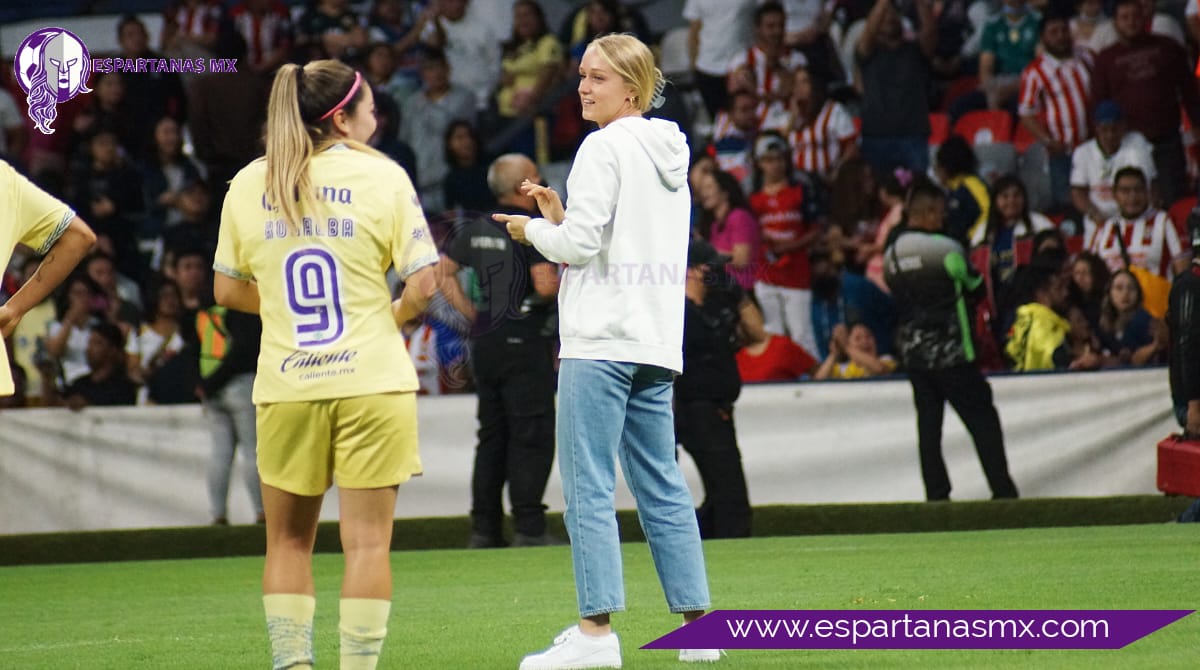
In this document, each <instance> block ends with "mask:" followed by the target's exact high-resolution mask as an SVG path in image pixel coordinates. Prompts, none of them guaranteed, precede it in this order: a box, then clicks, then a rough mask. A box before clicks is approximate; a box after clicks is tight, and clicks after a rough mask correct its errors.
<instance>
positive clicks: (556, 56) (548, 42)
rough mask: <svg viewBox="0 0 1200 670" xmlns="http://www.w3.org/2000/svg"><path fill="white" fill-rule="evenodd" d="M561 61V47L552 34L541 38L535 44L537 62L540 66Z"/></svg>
mask: <svg viewBox="0 0 1200 670" xmlns="http://www.w3.org/2000/svg"><path fill="white" fill-rule="evenodd" d="M562 59H563V47H562V44H560V43H559V41H558V38H557V37H555V36H554V35H552V34H546V35H543V36H542V39H540V40H538V43H537V61H538V63H540V64H542V65H548V64H551V63H553V64H559V63H562Z"/></svg>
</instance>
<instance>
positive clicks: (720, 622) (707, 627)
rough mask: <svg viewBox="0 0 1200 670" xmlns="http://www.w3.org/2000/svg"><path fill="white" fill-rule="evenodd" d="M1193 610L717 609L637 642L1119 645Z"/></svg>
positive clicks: (685, 645)
mask: <svg viewBox="0 0 1200 670" xmlns="http://www.w3.org/2000/svg"><path fill="white" fill-rule="evenodd" d="M1194 611H1195V610H715V611H713V612H709V613H708V614H707V615H705V616H704V617H702V618H701V619H699V620H697V621H695V622H693V623H691V624H688V625H687V626H684V627H683V628H679V629H677V630H675V631H673V632H671V633H668V634H667V635H664V636H662V637H660V638H659V639H657V640H655V641H653V642H651V643H650V644H647V645H646V646H644V647H642V648H643V649H1120V648H1121V647H1124V646H1125V645H1127V644H1129V643H1131V642H1136V641H1137V640H1140V639H1142V638H1143V637H1146V636H1147V635H1149V634H1150V633H1153V632H1154V631H1156V630H1158V629H1160V628H1164V627H1166V626H1168V625H1170V624H1172V623H1174V622H1176V621H1178V620H1180V619H1182V618H1183V617H1185V616H1187V615H1189V614H1191V613H1192V612H1194Z"/></svg>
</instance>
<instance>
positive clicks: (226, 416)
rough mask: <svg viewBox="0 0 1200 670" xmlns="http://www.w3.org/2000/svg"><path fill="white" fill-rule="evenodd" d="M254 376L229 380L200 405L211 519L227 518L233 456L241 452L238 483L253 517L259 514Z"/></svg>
mask: <svg viewBox="0 0 1200 670" xmlns="http://www.w3.org/2000/svg"><path fill="white" fill-rule="evenodd" d="M253 394H254V373H253V372H247V373H243V374H240V375H235V376H234V377H232V378H230V380H229V382H227V383H226V384H225V386H223V387H221V390H220V391H217V392H216V393H215V394H214V395H213V397H211V398H209V399H207V400H205V401H204V413H205V416H206V418H207V419H208V422H209V424H208V425H209V430H210V431H211V432H212V445H213V451H212V458H211V459H210V460H209V462H208V502H209V510H210V512H211V513H212V517H213V518H214V519H224V518H227V516H228V512H227V511H226V507H227V504H228V501H229V479H230V476H231V475H232V474H233V462H234V456H235V455H236V451H237V449H238V448H240V449H241V451H242V479H243V481H244V482H245V484H246V492H247V493H249V494H250V505H251V506H252V507H253V508H254V513H255V514H262V511H263V504H262V488H261V487H260V485H259V481H258V431H257V428H256V424H255V409H254V400H253Z"/></svg>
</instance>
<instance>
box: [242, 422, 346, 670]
mask: <svg viewBox="0 0 1200 670" xmlns="http://www.w3.org/2000/svg"><path fill="white" fill-rule="evenodd" d="M257 423H258V425H257V436H258V438H259V444H258V469H259V473H260V474H261V478H262V498H263V510H264V512H265V514H266V523H267V556H266V562H265V565H264V568H263V608H264V610H265V612H266V617H267V633H268V635H269V636H270V638H271V651H272V656H273V658H274V667H275V668H276V669H277V670H278V669H282V668H301V669H305V668H311V667H312V664H313V663H314V655H313V643H312V638H313V633H312V626H313V624H312V621H313V611H314V610H315V609H316V598H315V597H314V590H313V576H312V552H313V544H314V542H315V541H316V535H317V521H318V519H319V517H320V513H321V500H322V498H323V497H324V493H325V490H326V489H327V488H328V487H329V477H330V472H329V460H330V459H329V435H330V428H329V414H328V408H327V404H326V403H303V402H297V403H275V404H270V405H263V406H261V407H259V408H258V422H257Z"/></svg>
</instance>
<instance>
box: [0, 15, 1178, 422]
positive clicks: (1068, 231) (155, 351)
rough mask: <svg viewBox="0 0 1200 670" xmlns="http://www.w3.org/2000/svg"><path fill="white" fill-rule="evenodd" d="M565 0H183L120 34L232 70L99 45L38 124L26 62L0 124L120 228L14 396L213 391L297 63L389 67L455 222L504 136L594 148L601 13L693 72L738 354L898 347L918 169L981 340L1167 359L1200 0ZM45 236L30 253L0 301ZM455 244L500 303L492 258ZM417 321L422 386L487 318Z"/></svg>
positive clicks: (567, 151) (165, 395)
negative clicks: (146, 65) (229, 288)
mask: <svg viewBox="0 0 1200 670" xmlns="http://www.w3.org/2000/svg"><path fill="white" fill-rule="evenodd" d="M551 1H552V0H542V2H541V3H539V2H538V1H537V0H515V1H512V2H508V1H506V2H499V1H495V2H492V1H488V2H484V1H483V0H428V1H422V0H374V1H373V2H369V3H351V2H348V1H347V0H313V1H312V2H310V3H308V4H307V5H294V6H288V5H285V4H282V3H280V2H277V1H275V0H245V1H244V2H236V3H229V4H225V3H222V2H220V0H185V1H183V2H178V3H174V4H172V5H171V6H170V7H169V8H168V9H166V10H165V12H164V16H163V30H162V32H161V34H160V35H155V36H152V35H150V34H149V32H148V31H147V28H146V26H145V24H143V22H142V21H141V20H139V19H138V18H137V16H136V15H132V14H130V15H125V16H122V17H120V18H119V19H117V20H115V21H114V25H113V30H114V31H115V32H116V34H117V35H118V42H119V45H120V53H117V54H105V55H112V56H114V57H120V58H158V57H169V58H196V57H203V58H210V57H211V58H233V59H237V62H238V63H239V67H238V72H237V73H211V74H203V75H198V74H194V73H120V72H107V73H94V74H92V76H91V79H90V81H89V86H90V88H91V89H92V93H89V94H87V95H81V96H78V97H76V98H74V99H72V100H71V101H69V102H67V103H64V104H60V105H59V107H58V117H57V120H56V121H55V122H54V129H55V132H54V133H53V134H43V133H41V132H37V131H36V130H34V129H33V125H32V122H31V121H30V120H29V119H28V116H27V114H26V113H25V110H26V102H25V94H24V92H23V91H22V90H21V89H20V88H19V86H18V85H17V82H16V80H15V79H14V78H13V77H12V72H13V70H12V67H11V66H8V65H6V67H5V68H4V72H5V73H6V74H5V75H4V76H5V77H6V78H5V79H4V81H3V85H4V86H3V89H4V90H0V125H3V133H0V154H2V155H3V156H4V158H5V159H6V160H8V161H9V162H10V163H12V164H13V165H14V166H16V167H17V168H18V169H20V170H22V171H23V172H25V173H26V174H27V175H29V176H30V177H31V179H33V180H34V181H35V182H36V183H37V184H38V185H40V186H42V187H43V188H44V189H46V190H48V191H49V192H51V193H54V194H55V195H57V196H59V197H60V198H62V199H63V200H64V201H66V202H67V203H69V204H70V205H71V206H72V207H74V208H75V209H76V210H77V211H78V213H79V214H80V216H81V217H83V218H84V219H85V220H86V221H87V222H88V223H89V224H90V225H91V226H92V227H93V228H94V229H95V231H96V233H97V235H98V242H97V246H96V250H95V252H94V253H93V254H92V255H91V256H90V257H89V258H88V259H87V260H86V261H85V262H84V263H83V264H81V267H80V270H79V272H78V273H77V275H76V276H74V277H73V278H72V279H70V280H69V281H67V282H65V283H64V284H63V286H62V289H61V291H60V292H59V295H58V297H57V299H56V300H53V301H48V302H47V303H46V304H43V305H42V306H40V307H38V308H37V309H36V310H35V311H34V312H32V313H30V314H29V315H28V316H27V317H26V318H25V319H24V320H23V321H22V323H21V324H20V328H19V330H18V331H17V332H16V333H15V334H14V336H13V337H12V338H10V341H8V342H7V343H6V344H7V346H9V347H11V349H12V353H13V354H14V355H13V356H12V357H11V360H12V365H13V372H14V377H15V378H16V379H17V380H18V388H19V393H18V395H17V396H15V397H14V398H13V399H10V400H7V401H6V402H7V403H9V404H11V405H15V406H41V405H53V404H66V405H70V406H72V407H78V406H82V405H87V404H96V405H108V404H133V403H157V404H170V403H180V402H196V401H198V400H199V399H200V398H201V397H203V396H204V395H205V394H206V393H205V385H206V380H207V379H208V377H209V376H210V375H207V374H202V373H201V368H202V366H203V365H204V364H205V363H207V364H210V365H215V364H216V363H214V361H216V362H217V363H219V362H220V361H221V359H223V357H224V356H225V355H226V352H224V351H223V349H224V348H225V341H224V337H225V336H226V335H228V334H227V333H224V332H222V331H223V328H222V327H220V325H219V324H217V325H215V326H214V322H213V321H212V319H211V317H210V315H209V310H210V308H211V307H212V305H213V301H212V297H211V286H212V277H211V267H212V257H213V253H214V250H215V246H216V237H217V228H218V221H219V218H220V204H221V202H222V199H223V197H224V192H225V189H226V183H227V181H228V180H229V179H230V178H231V177H232V176H233V175H234V174H235V173H236V172H237V170H239V169H240V168H241V167H242V166H243V165H245V164H246V163H248V162H249V161H251V160H253V159H254V158H255V157H257V156H259V155H261V147H262V143H261V128H262V123H263V120H264V117H265V92H266V91H267V90H268V87H269V85H270V76H271V75H272V73H273V72H274V70H275V69H276V68H278V67H279V66H280V65H281V64H283V63H287V62H299V63H303V62H307V61H308V60H311V59H315V58H338V59H342V60H344V61H346V62H348V63H350V64H352V65H353V66H354V67H356V68H358V69H359V70H360V71H361V72H362V73H363V74H364V77H365V79H366V81H368V82H370V84H371V86H372V87H373V88H374V91H375V101H376V107H377V115H378V118H379V129H378V131H377V132H376V134H375V136H374V137H373V138H372V140H371V144H372V145H373V146H375V147H376V148H378V149H379V150H380V151H382V152H384V153H385V154H387V155H389V156H391V157H392V158H394V159H395V160H396V161H397V162H398V163H399V164H400V165H402V166H403V167H404V168H405V169H406V170H407V171H408V173H409V174H410V175H411V177H412V181H413V183H414V184H415V185H416V186H417V188H418V192H419V194H420V198H421V202H422V205H423V206H424V207H425V209H426V213H427V215H428V216H429V219H430V222H431V224H432V225H433V227H434V231H435V235H436V236H438V237H439V242H440V243H442V244H443V245H448V244H450V243H451V242H452V240H453V237H454V234H455V231H456V230H457V229H458V228H459V227H461V225H462V224H463V223H464V222H475V221H477V220H478V219H479V218H480V217H481V216H482V214H483V213H487V212H490V211H492V210H493V209H494V208H495V207H496V195H495V193H494V192H493V191H494V188H493V186H494V185H491V184H489V178H488V176H489V171H488V167H489V165H490V164H491V163H492V160H493V159H494V158H495V157H496V156H498V155H500V154H506V153H513V152H515V153H523V154H525V155H527V156H529V157H531V158H533V159H534V160H535V161H536V162H537V164H538V165H539V166H542V167H543V168H546V167H547V166H553V165H554V164H555V163H558V162H560V161H564V160H569V159H570V157H571V156H572V155H573V154H574V151H575V149H576V148H577V147H578V145H579V143H580V141H581V140H582V138H583V136H584V135H586V133H587V132H589V131H590V130H591V129H590V128H589V127H587V126H586V125H585V124H584V122H583V121H581V119H580V112H579V105H580V102H579V99H578V96H576V95H575V94H574V83H573V82H574V81H575V78H576V70H577V69H578V64H579V60H580V58H581V56H582V54H583V49H584V47H585V46H586V45H587V43H588V42H589V41H590V40H591V39H592V38H593V37H595V36H598V35H601V34H604V33H608V32H631V33H634V34H635V35H637V36H638V37H640V38H641V39H643V40H645V41H647V42H648V43H654V44H656V45H657V49H658V54H659V56H660V60H661V65H662V69H663V70H664V71H665V72H666V73H667V75H668V77H669V79H670V80H671V83H670V84H669V85H668V86H667V88H666V90H665V91H664V96H663V97H664V99H663V100H661V101H659V102H660V106H658V107H657V108H656V109H655V110H653V111H652V115H657V116H662V117H666V118H669V119H671V120H674V121H676V122H678V123H679V124H680V127H681V128H683V129H684V130H685V132H687V134H688V135H689V137H690V141H691V147H692V150H693V153H694V158H693V161H692V168H691V172H690V174H689V181H690V185H691V190H692V197H693V205H694V206H693V210H694V217H693V218H694V231H695V235H696V236H698V237H703V238H704V239H706V240H707V241H709V242H710V243H711V245H712V246H713V247H714V248H715V250H716V251H717V252H718V253H719V254H721V255H722V256H721V259H720V261H721V262H722V263H724V267H713V268H711V269H712V270H713V271H714V272H716V273H720V272H724V273H725V274H727V275H728V276H729V277H730V278H731V279H732V280H733V282H734V283H736V284H737V285H738V286H739V287H740V288H741V289H742V290H743V291H745V293H746V294H747V295H749V296H753V303H752V304H751V305H750V307H749V308H748V309H750V310H753V311H756V312H757V313H758V316H757V318H760V319H761V320H762V326H763V327H762V328H739V329H737V331H736V335H735V337H734V338H732V339H733V341H732V342H730V343H728V346H729V347H731V348H732V349H734V350H736V357H737V367H738V370H739V372H740V375H741V378H742V381H746V382H755V381H784V380H793V379H798V378H806V377H807V378H815V379H845V378H859V377H866V376H872V375H881V374H891V373H893V372H895V371H897V369H902V367H900V368H898V364H900V365H901V366H902V361H897V360H896V358H894V357H893V352H894V342H893V337H894V329H895V326H896V323H895V316H894V312H893V307H892V298H891V296H890V295H889V292H888V286H887V284H886V283H885V282H884V279H883V277H884V267H885V264H886V262H887V259H886V254H885V251H886V250H887V248H888V242H889V239H890V238H891V237H893V236H894V234H895V231H897V230H899V229H902V228H903V227H904V226H905V217H906V213H905V204H906V197H907V193H908V190H909V187H910V186H911V185H912V184H913V183H914V180H917V179H923V178H924V177H925V175H928V176H930V177H932V178H934V179H936V181H937V183H938V184H940V185H941V187H942V188H943V189H944V191H945V192H946V194H947V197H948V205H947V213H946V221H945V233H946V234H947V235H949V236H950V237H952V238H954V239H955V240H957V241H959V242H960V243H961V244H962V246H963V248H964V249H968V250H969V251H970V259H971V264H972V265H973V266H974V268H975V269H976V270H978V271H979V272H981V273H982V274H983V276H984V280H985V282H984V284H985V290H983V291H982V292H981V298H980V299H979V300H977V301H976V302H975V303H973V307H972V308H971V309H972V310H973V313H972V314H971V319H972V321H973V331H974V332H973V338H974V344H975V350H976V352H977V362H978V363H979V365H980V366H981V367H983V368H984V369H986V370H1003V369H1011V370H1017V371H1032V370H1050V369H1061V370H1067V369H1070V370H1091V369H1098V368H1101V367H1113V366H1123V365H1149V364H1158V363H1162V362H1164V361H1165V357H1166V340H1167V338H1166V333H1165V328H1164V326H1163V321H1162V319H1163V317H1164V314H1165V308H1166V298H1167V292H1168V291H1169V287H1170V282H1171V280H1172V277H1173V276H1174V272H1175V271H1176V270H1177V269H1178V268H1179V267H1181V263H1184V264H1186V262H1187V259H1188V257H1189V256H1188V254H1189V250H1188V249H1187V246H1188V236H1187V235H1183V234H1181V231H1182V230H1184V226H1185V222H1186V220H1187V218H1188V216H1189V214H1190V212H1191V210H1192V209H1193V207H1194V206H1195V204H1196V198H1195V196H1194V195H1193V194H1194V193H1195V186H1196V185H1195V179H1196V176H1197V160H1196V157H1197V152H1196V146H1197V145H1196V143H1195V141H1194V139H1193V136H1192V131H1191V127H1192V126H1194V125H1196V124H1200V88H1198V86H1197V80H1196V77H1195V76H1194V75H1193V72H1192V70H1193V67H1192V64H1193V63H1194V62H1195V59H1194V54H1195V51H1196V46H1197V41H1198V40H1200V16H1198V10H1197V7H1198V3H1197V2H1195V1H1193V0H1188V2H1187V3H1186V7H1185V6H1183V3H1177V2H1159V3H1158V4H1157V5H1156V4H1155V2H1154V1H1153V0H1115V1H1113V0H1109V1H1107V2H1104V1H1101V0H1077V1H1076V2H1075V3H1074V4H1072V3H1071V2H1070V0H1050V1H1047V0H1039V1H1036V2H1027V1H1026V0H1002V1H1001V2H995V1H994V0H975V1H970V0H936V1H935V0H875V1H871V0H832V1H830V2H820V1H817V0H786V1H784V2H774V1H767V2H756V0H686V2H685V3H684V9H683V15H682V22H681V23H680V24H679V25H676V26H666V27H667V28H669V29H668V30H666V31H665V32H664V33H656V32H654V31H653V30H652V29H651V27H650V25H649V24H648V22H647V21H646V20H645V18H644V17H643V16H642V14H641V13H640V12H639V10H638V9H637V8H636V6H635V5H636V4H638V3H628V2H627V3H622V2H620V1H618V0H590V1H587V2H579V3H575V5H576V6H573V7H572V9H571V10H570V11H569V12H568V13H567V15H566V19H565V20H564V21H563V22H562V25H561V26H551V25H549V24H548V22H547V18H546V13H545V11H544V8H543V7H542V4H544V3H548V2H551ZM113 4H115V5H116V6H120V5H121V3H113ZM47 22H48V23H52V22H53V19H47ZM497 26H505V28H503V29H502V30H501V29H498V28H497ZM1181 26H1186V30H1184V28H1183V27H1181ZM93 56H96V54H93ZM484 138H487V140H486V141H485V140H484ZM546 172H547V173H549V172H552V170H549V169H547V170H546ZM567 195H568V196H569V194H567ZM38 260H39V259H37V258H36V257H34V256H33V255H32V254H31V253H28V251H27V253H24V254H20V253H19V254H17V256H16V257H15V258H14V261H13V263H12V264H11V266H10V267H9V268H7V269H6V270H5V274H4V278H3V285H2V286H0V301H3V300H4V299H6V297H7V295H9V294H11V292H12V291H14V290H15V289H16V287H18V286H19V285H20V283H21V282H22V280H23V278H27V277H28V276H29V275H30V273H31V270H32V269H33V268H35V267H36V263H37V261H38ZM719 264H720V263H718V265H719ZM457 276H458V277H459V279H460V280H461V282H462V286H463V294H464V295H466V296H469V297H470V298H472V299H473V300H475V301H476V305H475V306H476V307H481V305H480V304H479V301H480V300H481V299H482V298H481V292H480V290H479V285H478V283H479V282H478V278H477V277H475V276H474V275H473V274H472V273H471V272H470V271H469V270H462V269H460V271H459V272H458V273H457ZM451 309H452V308H451ZM467 311H469V310H467ZM742 318H743V321H747V318H746V314H745V312H744V311H743V314H742ZM755 318H756V317H750V318H749V319H748V321H749V322H750V323H755ZM551 322H552V320H551ZM406 331H408V332H406V335H407V336H408V338H409V342H410V354H411V355H412V357H413V359H414V362H415V363H416V364H417V367H418V371H419V372H421V373H422V375H421V376H422V391H423V392H425V393H431V394H437V393H446V392H462V391H470V390H472V382H471V378H470V377H471V375H470V373H469V371H468V370H469V366H468V364H467V360H466V359H467V354H466V352H467V351H468V350H469V349H468V348H467V347H466V346H465V342H466V341H467V340H468V339H469V335H470V324H469V322H468V321H466V320H465V319H461V318H459V317H457V316H456V315H454V314H450V313H447V311H446V310H443V311H442V312H437V311H435V312H434V313H432V314H431V315H430V316H427V317H426V318H425V319H424V320H423V321H422V322H419V323H412V324H410V326H409V327H407V328H406ZM122 352H123V353H122ZM242 353H243V354H244V352H242ZM251 369H252V368H251ZM229 374H233V373H229ZM208 383H211V382H208Z"/></svg>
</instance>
